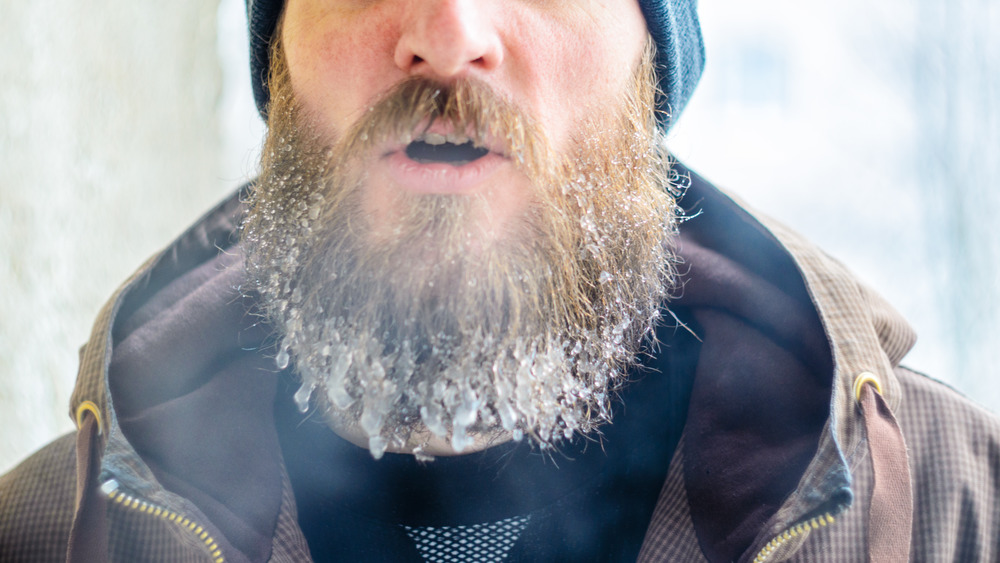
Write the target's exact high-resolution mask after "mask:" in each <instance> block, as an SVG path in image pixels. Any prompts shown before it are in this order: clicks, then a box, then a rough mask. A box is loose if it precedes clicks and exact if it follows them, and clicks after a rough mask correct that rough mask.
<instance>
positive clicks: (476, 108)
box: [336, 76, 549, 173]
mask: <svg viewBox="0 0 1000 563" xmlns="http://www.w3.org/2000/svg"><path fill="white" fill-rule="evenodd" d="M442 123H443V124H444V125H445V127H446V128H447V130H449V131H452V132H454V133H456V134H458V135H464V136H465V137H467V138H468V139H469V140H470V141H471V142H472V143H473V144H474V145H476V146H479V147H485V148H488V149H490V150H491V151H493V152H497V153H500V154H503V155H504V156H507V157H509V158H511V160H512V161H513V162H514V163H515V165H518V166H520V167H522V168H523V169H525V171H526V172H529V173H538V172H540V171H541V168H542V166H541V165H540V163H542V162H544V159H545V157H546V156H547V155H548V154H549V147H548V143H547V141H546V138H545V135H544V134H543V133H542V131H541V128H540V127H539V126H538V124H537V123H538V122H537V120H536V119H534V118H533V117H532V116H531V115H530V113H529V112H528V111H526V110H524V109H523V108H521V107H520V106H518V105H517V104H515V103H514V102H512V101H511V100H510V99H508V98H506V97H505V96H503V95H501V94H500V93H498V92H497V91H496V90H495V89H494V88H493V87H491V86H490V85H489V84H487V83H486V82H484V81H482V80H478V79H475V78H461V79H458V80H456V81H454V82H451V83H448V84H442V83H440V82H437V81H434V80H431V79H429V78H426V77H422V76H414V77H410V78H407V79H405V80H403V81H401V82H399V83H397V84H396V85H395V86H393V87H392V88H391V89H390V90H388V91H387V92H385V93H384V94H383V95H382V96H380V97H379V98H378V99H377V101H376V102H375V103H374V104H372V105H371V106H370V108H369V109H368V110H367V111H366V112H365V114H364V115H363V116H362V117H361V118H359V119H358V120H357V121H356V122H355V123H354V125H353V126H351V128H350V129H348V130H347V131H346V132H345V133H344V135H343V136H342V137H341V138H340V139H339V140H338V142H337V143H336V145H337V150H336V153H337V154H340V155H343V156H345V157H348V158H350V156H351V155H365V154H370V153H371V151H373V150H377V149H378V148H379V147H384V146H386V145H393V144H394V145H397V146H398V145H400V144H401V145H408V144H409V143H411V142H412V141H413V140H414V139H418V138H420V137H421V136H422V135H424V134H425V133H426V132H427V131H428V130H429V129H430V128H431V127H432V126H433V125H435V124H442Z"/></svg>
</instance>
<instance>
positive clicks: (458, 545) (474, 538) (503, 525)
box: [403, 516, 531, 563]
mask: <svg viewBox="0 0 1000 563" xmlns="http://www.w3.org/2000/svg"><path fill="white" fill-rule="evenodd" d="M529 520H531V516H514V517H512V518H507V519H506V520H500V521H499V522H493V523H490V524H475V525H472V526H446V527H441V528H433V527H430V526H426V527H414V526H403V529H404V530H406V534H407V535H408V536H410V539H411V540H413V542H414V543H415V544H416V546H417V551H419V552H420V555H421V556H422V557H423V558H424V561H427V562H428V563H457V562H460V561H479V562H483V563H501V562H502V561H503V560H504V558H505V557H507V553H509V552H510V548H511V547H513V546H514V543H515V542H517V538H519V537H520V536H521V532H523V531H524V528H525V526H527V525H528V521H529Z"/></svg>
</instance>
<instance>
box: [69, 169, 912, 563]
mask: <svg viewBox="0 0 1000 563" xmlns="http://www.w3.org/2000/svg"><path fill="white" fill-rule="evenodd" d="M678 171H679V173H680V174H681V175H688V176H689V177H690V178H691V183H692V187H691V189H690V190H689V192H688V195H687V197H686V198H685V204H686V205H688V206H689V207H691V206H692V205H691V202H692V201H696V202H698V205H695V206H693V207H698V206H701V207H702V208H703V209H704V211H705V212H706V213H720V212H724V213H727V214H729V215H730V216H731V217H732V218H733V219H734V220H736V221H738V222H739V224H740V225H742V226H743V227H744V228H745V229H746V230H747V232H754V233H756V235H755V236H757V237H758V238H760V239H761V240H764V241H767V244H769V245H770V246H771V247H772V249H776V250H777V252H778V253H780V254H782V255H784V256H786V257H787V258H788V260H789V263H790V264H791V265H792V267H794V268H795V270H796V271H797V272H798V274H799V275H800V276H801V280H802V287H803V288H804V291H805V292H806V293H807V295H808V299H810V300H811V302H812V304H813V305H814V307H815V311H816V314H817V315H818V319H819V321H820V322H821V323H822V330H823V331H824V332H825V335H826V339H827V341H828V345H829V354H830V359H831V362H832V363H831V365H832V378H831V379H830V391H829V417H828V418H827V419H826V422H825V425H824V426H823V427H822V430H821V432H820V435H819V440H818V445H817V447H816V450H815V454H814V455H813V456H812V457H811V459H810V460H809V461H808V463H807V465H806V467H805V470H804V472H803V473H802V476H801V478H800V479H799V480H798V485H797V486H796V487H795V490H794V493H793V494H791V495H790V496H788V497H787V498H786V499H785V500H784V501H783V502H781V503H780V506H777V507H776V508H775V510H774V512H773V515H772V516H771V517H769V518H768V519H767V521H766V523H765V524H764V525H763V527H762V529H761V530H760V533H759V534H758V535H757V536H756V537H755V539H754V541H753V545H752V546H751V550H754V549H757V548H759V547H760V546H762V545H763V544H764V543H766V542H767V540H768V538H770V537H773V536H774V535H776V534H779V533H781V531H782V530H785V529H787V528H788V527H789V526H793V525H794V524H795V523H796V522H801V521H803V520H808V519H809V518H811V517H813V516H814V515H816V514H817V513H820V512H824V511H825V512H830V513H831V514H836V513H837V512H839V511H840V510H843V509H844V508H846V507H847V506H848V505H849V504H850V502H851V490H850V481H851V478H850V473H851V467H852V466H853V465H855V464H856V463H858V461H859V460H860V459H861V457H862V456H863V453H864V451H865V450H864V448H862V447H861V445H862V440H863V437H864V428H863V422H862V419H861V417H860V415H859V414H858V411H857V408H856V404H855V398H854V390H853V386H854V382H855V379H856V378H857V377H858V376H859V375H860V374H862V373H871V374H874V377H875V378H876V379H877V381H878V383H879V385H880V387H881V390H882V394H883V396H884V398H885V400H886V402H887V403H888V404H889V406H890V407H891V408H893V409H895V408H897V407H898V405H899V402H900V397H901V393H900V390H899V383H898V381H897V379H896V377H895V375H894V374H893V367H894V366H896V365H897V364H898V362H899V361H900V359H901V358H902V356H903V355H904V354H905V353H906V351H907V350H908V349H909V348H910V346H912V343H913V341H914V339H915V336H914V334H913V332H912V330H911V329H909V327H908V326H907V325H906V323H905V321H903V320H902V319H901V317H900V316H899V315H898V314H897V313H896V312H895V311H893V310H892V308H891V307H890V306H889V305H887V304H886V303H885V302H884V301H883V300H882V299H881V298H879V297H878V296H877V295H875V294H874V293H873V292H872V291H870V290H868V289H867V288H865V287H864V286H863V285H861V284H860V283H859V282H858V281H856V280H855V279H854V278H853V276H851V275H850V274H849V272H847V270H846V269H845V268H844V267H843V266H842V265H841V264H840V263H838V262H837V261H836V260H834V259H832V258H830V257H829V256H827V255H826V254H824V253H822V252H821V251H819V250H818V249H816V248H815V247H814V246H813V245H811V244H810V243H808V242H807V241H806V240H805V239H804V238H802V237H801V236H800V235H798V234H796V233H795V232H793V231H791V230H790V229H788V228H786V227H784V226H783V225H781V224H780V223H778V222H776V221H773V220H771V219H769V218H767V217H766V216H763V215H761V214H756V213H753V212H752V211H749V208H748V207H747V206H746V205H744V204H742V203H741V202H739V200H738V199H736V198H735V197H733V196H730V195H726V194H724V193H722V192H719V191H718V190H716V189H715V188H714V187H712V186H711V185H709V184H708V183H707V182H705V181H704V180H702V179H701V178H699V177H697V176H696V175H694V174H692V173H690V171H687V170H686V169H685V168H683V167H682V166H680V165H678ZM246 189H247V188H246V187H244V188H243V189H242V190H241V191H240V193H239V194H234V196H232V197H231V198H229V199H228V200H226V201H225V202H223V203H222V204H220V205H219V206H218V207H217V208H215V209H213V210H212V211H211V212H209V213H208V214H207V215H205V216H204V217H203V218H202V219H201V220H200V221H199V222H198V223H196V225H195V226H194V227H192V228H191V229H190V230H188V231H187V232H186V233H185V234H184V235H182V236H181V237H180V238H179V239H178V240H177V241H175V242H174V243H173V244H172V245H171V246H170V247H168V248H167V249H166V250H165V251H164V252H162V253H160V254H159V255H157V256H155V257H154V258H152V259H151V260H150V261H149V262H147V263H146V264H145V265H143V267H142V268H140V270H139V271H138V272H137V273H136V274H135V275H133V276H132V278H130V279H129V280H128V281H127V282H126V283H125V284H124V285H123V286H122V287H121V288H120V289H119V290H118V291H117V292H116V293H115V295H114V296H113V297H112V298H111V300H109V302H108V303H107V304H106V305H105V306H104V308H103V309H102V310H101V312H100V313H99V315H98V318H97V321H96V322H95V325H94V329H93V332H92V334H91V338H90V340H89V342H88V344H87V345H86V346H85V347H84V348H83V349H82V350H81V362H80V372H79V376H78V379H77V384H76V389H75V391H74V393H73V396H72V399H71V414H72V415H73V416H75V415H76V413H77V411H78V410H79V409H80V408H81V405H84V404H85V403H86V404H92V405H94V406H95V408H96V410H97V411H98V412H99V413H100V421H101V435H100V440H101V441H102V444H103V446H104V455H103V461H102V473H101V476H102V480H105V481H114V482H116V483H117V484H118V485H120V486H121V487H122V488H123V489H125V490H130V491H132V492H133V493H136V494H139V495H143V496H144V497H145V498H149V499H151V500H155V501H156V502H158V503H159V504H161V505H163V506H164V507H165V508H169V509H171V510H174V511H177V512H179V513H181V514H189V515H192V519H194V518H198V519H199V520H198V521H199V522H204V525H205V527H206V528H207V529H211V530H212V531H213V532H214V533H215V534H216V535H218V537H219V538H220V539H219V543H220V544H222V548H223V551H224V552H225V553H226V554H228V555H229V557H227V558H226V560H227V561H240V560H248V561H249V560H263V559H266V558H267V552H269V550H271V549H274V547H273V546H277V545H278V544H280V543H282V542H283V541H286V540H287V539H288V537H295V536H296V533H297V532H296V531H295V530H296V528H295V527H294V526H289V525H287V523H288V522H294V521H295V516H294V502H293V501H291V498H292V497H291V494H290V488H289V485H288V483H287V476H285V475H284V471H283V468H281V461H280V459H277V460H275V461H274V462H273V463H271V469H269V470H268V475H265V476H263V477H259V479H264V480H265V481H266V480H270V481H271V483H272V484H271V486H270V487H269V488H268V490H269V491H271V492H269V493H267V494H268V495H270V497H271V500H270V501H269V502H268V505H269V506H271V508H270V509H267V510H271V511H272V512H275V513H276V514H272V515H271V516H266V515H264V516H262V517H264V518H265V519H266V522H263V528H267V527H268V526H271V528H269V529H274V526H275V524H274V523H275V522H276V521H281V522H286V525H282V526H278V529H279V530H283V532H281V533H283V534H284V535H285V537H284V538H279V537H278V536H277V535H276V536H275V537H273V538H271V544H270V545H266V546H264V545H260V544H259V542H258V543H257V544H255V547H252V548H250V549H248V548H245V547H244V548H242V549H239V548H236V547H234V546H233V545H232V544H230V543H229V542H227V541H226V540H225V538H226V537H227V535H228V530H226V531H223V530H221V529H220V528H219V527H218V526H217V525H216V524H213V522H212V520H211V519H209V518H208V517H207V516H206V515H205V514H204V512H203V511H202V510H201V509H199V508H198V507H197V506H196V505H195V504H193V503H192V502H191V501H190V500H189V499H187V498H185V497H182V496H180V495H177V494H175V493H171V492H169V491H167V490H166V489H165V488H163V487H162V486H161V484H160V482H159V480H158V479H157V478H156V475H154V471H153V470H152V469H151V468H150V466H149V465H148V464H147V463H145V461H144V460H143V458H142V456H141V455H140V454H139V453H138V452H137V451H136V450H135V447H134V446H133V445H132V444H131V443H130V442H129V440H128V439H127V438H126V436H125V434H124V433H123V430H122V425H121V424H120V422H121V421H119V419H118V413H117V412H116V409H115V406H114V405H113V404H112V399H111V397H112V393H111V384H110V382H109V377H108V374H109V369H110V363H111V357H112V346H113V343H114V340H115V339H114V331H115V327H116V324H115V323H116V322H117V319H119V318H120V317H121V316H122V312H123V309H125V310H128V309H129V307H135V306H136V303H133V302H132V301H130V300H134V299H137V297H136V296H138V295H149V294H150V293H151V292H152V293H155V291H156V290H157V289H158V288H159V287H161V286H162V285H164V284H166V283H169V281H170V279H173V278H175V277H176V276H179V275H183V274H184V273H185V272H187V271H189V270H191V269H193V268H196V267H197V266H199V265H201V264H204V263H206V262H209V261H211V260H214V259H216V258H217V257H218V256H219V251H220V249H222V250H223V251H225V250H226V249H229V248H231V247H232V245H233V243H234V234H233V233H234V232H235V230H236V221H237V219H236V217H237V213H238V210H239V207H240V202H241V201H242V197H241V194H244V193H245V190H246ZM716 210H723V211H716ZM730 240H732V239H730ZM702 242H705V243H706V244H711V243H712V242H713V241H702ZM714 242H718V241H714ZM748 251H752V249H750V250H748ZM258 342H259V341H258ZM265 379H266V378H265ZM265 386H266V384H265ZM685 444H686V445H685V447H686V448H687V447H690V438H686V442H685ZM688 477H690V476H688ZM258 490H259V489H258ZM267 510H265V511H264V512H266V511H267ZM268 522H269V523H268ZM244 525H246V524H245V523H240V522H236V523H235V524H233V526H236V527H239V526H244ZM222 527H224V528H232V526H229V525H227V524H225V523H222ZM250 527H251V528H254V527H256V528H258V529H263V528H262V527H261V522H257V523H256V524H254V523H251V524H250ZM655 528H656V526H655V525H654V526H653V527H652V528H651V530H650V534H653V535H655V534H656V533H657V530H656V529H655ZM661 531H662V530H661ZM251 535H252V534H251ZM279 535H280V534H279ZM251 543H254V542H251ZM248 551H249V552H250V553H248ZM262 558H263V559H262Z"/></svg>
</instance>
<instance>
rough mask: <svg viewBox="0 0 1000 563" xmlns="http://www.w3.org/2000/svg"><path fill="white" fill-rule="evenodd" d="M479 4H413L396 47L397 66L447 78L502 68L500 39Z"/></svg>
mask: <svg viewBox="0 0 1000 563" xmlns="http://www.w3.org/2000/svg"><path fill="white" fill-rule="evenodd" d="M477 3H478V0H436V1H435V0H430V1H424V2H411V3H410V6H411V9H410V10H408V13H407V14H405V16H404V17H405V19H404V21H403V25H402V32H401V34H400V38H399V43H398V44H397V45H396V51H395V54H394V58H395V62H396V65H397V66H398V67H399V68H400V69H402V70H403V71H404V72H407V73H409V74H417V73H425V74H430V75H434V76H436V77H438V78H444V79H448V78H455V77H458V76H461V75H463V74H467V73H471V72H476V71H480V72H481V71H490V70H493V69H495V68H496V67H497V66H499V65H500V62H501V60H502V58H503V54H502V48H501V44H500V40H499V37H498V35H497V33H496V29H495V28H493V27H492V25H491V23H490V22H489V18H488V15H487V14H486V13H484V11H483V8H481V7H479V6H477Z"/></svg>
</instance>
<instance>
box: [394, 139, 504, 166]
mask: <svg viewBox="0 0 1000 563" xmlns="http://www.w3.org/2000/svg"><path fill="white" fill-rule="evenodd" d="M488 152H489V151H488V150H487V149H484V148H479V147H475V146H473V145H472V143H471V142H469V143H463V144H461V145H456V144H454V143H448V142H445V143H444V144H440V145H432V144H430V143H425V142H423V141H414V142H412V143H410V144H409V145H408V146H407V147H406V156H408V157H410V158H412V159H413V160H415V161H417V162H419V163H421V164H427V163H432V162H447V163H450V164H456V165H457V164H465V163H467V162H471V161H473V160H476V159H477V158H482V157H484V156H486V154H487V153H488Z"/></svg>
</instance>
